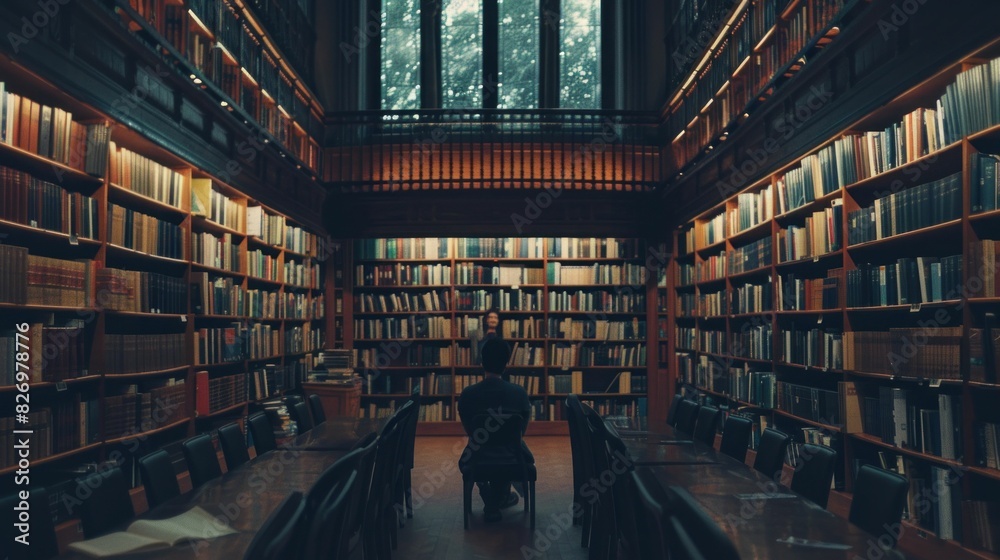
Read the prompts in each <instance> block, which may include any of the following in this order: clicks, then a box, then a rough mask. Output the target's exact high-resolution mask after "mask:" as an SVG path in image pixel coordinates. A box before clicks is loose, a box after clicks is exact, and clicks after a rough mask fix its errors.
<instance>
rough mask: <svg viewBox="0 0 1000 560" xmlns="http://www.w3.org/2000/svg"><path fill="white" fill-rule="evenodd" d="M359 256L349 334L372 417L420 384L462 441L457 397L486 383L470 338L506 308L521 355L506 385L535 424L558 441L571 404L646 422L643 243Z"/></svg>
mask: <svg viewBox="0 0 1000 560" xmlns="http://www.w3.org/2000/svg"><path fill="white" fill-rule="evenodd" d="M352 251H353V254H352V258H351V259H350V263H351V266H349V267H347V270H348V272H349V273H350V274H351V278H350V279H348V281H347V285H348V286H350V288H349V290H348V291H347V293H346V294H345V300H344V310H345V317H344V324H345V327H346V329H345V338H346V339H347V343H348V344H349V345H350V346H351V347H352V348H354V350H355V351H356V355H357V361H358V364H359V365H358V371H359V373H360V374H362V375H363V376H364V377H365V378H366V390H365V392H364V394H363V395H362V414H371V413H372V412H374V413H375V414H376V415H377V414H385V413H387V412H388V411H389V410H391V408H392V407H393V406H394V405H395V404H399V403H401V402H402V401H403V400H404V399H405V397H406V395H408V391H409V389H410V388H411V387H412V385H413V383H414V380H417V379H422V380H423V388H424V389H423V394H424V395H427V397H428V398H427V400H426V404H427V405H428V406H427V407H426V410H427V411H428V412H426V413H425V414H426V415H427V416H426V419H428V420H431V421H438V423H439V426H441V429H442V430H443V431H446V430H447V429H449V428H448V426H449V425H450V426H451V428H450V429H452V430H455V429H458V428H455V426H456V425H457V424H456V423H455V421H456V420H458V414H457V409H456V400H457V397H458V395H459V394H460V393H461V389H462V387H463V386H466V385H469V384H472V383H475V382H476V381H477V380H478V379H479V378H480V377H481V367H479V366H478V365H477V364H473V362H472V359H471V347H470V345H471V341H470V329H473V328H478V321H479V320H480V319H481V317H482V315H483V313H484V312H485V311H486V310H487V309H489V308H491V307H496V308H498V309H500V314H501V325H500V328H501V329H502V330H504V339H505V340H506V341H507V342H508V343H509V344H510V345H511V347H512V349H513V350H514V355H513V356H512V359H511V364H510V366H509V367H508V369H507V376H508V379H509V380H510V381H512V382H515V383H518V384H520V385H522V386H524V387H525V388H526V389H527V390H528V392H529V399H530V401H531V403H532V408H533V411H532V420H533V423H534V424H542V425H543V427H544V426H545V425H546V424H551V425H552V426H551V427H552V429H558V427H559V426H560V425H561V424H558V422H560V421H562V420H563V419H564V418H565V416H564V412H563V410H562V401H563V400H564V399H565V397H566V395H567V394H568V393H569V392H577V393H581V394H583V395H584V398H585V399H589V400H591V401H593V403H594V404H595V406H596V407H597V408H599V409H600V410H602V411H603V412H604V413H605V414H608V415H624V416H635V417H639V416H641V417H644V416H645V404H646V390H645V386H646V385H645V380H646V379H647V378H648V366H647V360H646V352H645V334H646V328H647V317H646V297H647V296H646V294H647V282H648V281H647V271H646V269H645V268H644V261H643V259H644V253H643V249H642V247H641V243H639V242H638V240H635V239H600V238H489V239H487V238H424V239H372V240H359V241H356V242H355V244H354V246H353V247H352ZM595 271H596V272H595ZM581 297H582V298H584V301H581V300H580V298H581ZM595 297H596V298H597V300H593V298H595ZM394 298H395V299H397V300H399V301H397V302H396V303H393V299H394ZM587 298H591V299H592V300H593V301H591V302H590V303H588V302H587V301H585V300H586V299H587ZM404 301H406V302H409V303H403V302H404ZM383 302H385V303H383ZM598 329H599V330H598ZM432 374H433V378H432ZM574 377H575V378H576V379H575V381H574ZM574 383H575V385H574Z"/></svg>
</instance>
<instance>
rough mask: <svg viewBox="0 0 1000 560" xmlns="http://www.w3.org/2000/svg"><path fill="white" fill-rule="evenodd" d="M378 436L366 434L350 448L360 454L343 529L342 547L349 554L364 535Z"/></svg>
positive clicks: (359, 543)
mask: <svg viewBox="0 0 1000 560" xmlns="http://www.w3.org/2000/svg"><path fill="white" fill-rule="evenodd" d="M379 438H380V436H379V435H378V434H376V433H371V434H368V435H367V436H365V437H364V438H362V439H361V440H359V441H358V442H357V443H356V444H354V447H353V448H351V451H361V456H360V457H359V458H358V463H357V469H356V470H357V473H358V481H357V484H355V485H354V491H353V494H354V495H353V496H352V497H351V505H350V506H348V507H349V510H348V511H349V512H351V513H352V514H353V516H352V517H351V518H350V519H348V520H347V523H346V526H345V529H347V531H348V532H347V537H346V540H345V542H344V544H345V548H344V549H343V551H344V553H345V554H349V553H350V552H351V551H353V550H354V549H355V547H357V546H359V545H361V543H362V540H361V539H362V538H363V537H364V533H363V529H364V520H365V512H366V510H367V507H368V500H369V494H370V492H371V488H372V477H373V475H374V472H375V454H376V453H377V451H378V444H379Z"/></svg>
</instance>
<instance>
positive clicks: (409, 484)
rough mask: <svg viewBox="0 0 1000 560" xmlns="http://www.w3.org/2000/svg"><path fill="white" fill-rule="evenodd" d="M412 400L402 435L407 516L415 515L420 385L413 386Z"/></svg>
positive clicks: (403, 480)
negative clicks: (415, 463)
mask: <svg viewBox="0 0 1000 560" xmlns="http://www.w3.org/2000/svg"><path fill="white" fill-rule="evenodd" d="M410 402H412V403H413V410H412V412H410V413H409V419H408V421H407V423H406V426H405V427H404V429H403V433H402V435H401V438H400V439H401V441H400V443H401V445H402V446H403V462H402V463H401V466H402V467H403V477H402V483H403V500H404V502H405V504H406V516H407V517H413V480H412V475H413V464H414V463H413V459H414V452H415V447H416V442H417V422H419V421H420V386H419V385H418V386H416V387H414V388H413V392H412V393H411V394H410Z"/></svg>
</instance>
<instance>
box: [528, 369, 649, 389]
mask: <svg viewBox="0 0 1000 560" xmlns="http://www.w3.org/2000/svg"><path fill="white" fill-rule="evenodd" d="M584 380H585V377H584V375H583V372H582V371H573V372H570V373H569V374H550V375H549V376H548V377H547V378H546V388H547V389H548V394H550V395H565V394H570V393H574V394H577V395H584V394H586V393H621V394H632V393H645V392H646V376H645V375H633V374H632V372H631V371H621V372H618V373H617V374H615V376H614V378H613V379H612V380H611V382H610V383H605V382H604V379H603V378H600V382H601V383H600V385H595V384H594V383H588V384H587V385H589V386H590V387H591V389H590V390H585V389H586V387H585V384H584ZM588 381H589V378H588Z"/></svg>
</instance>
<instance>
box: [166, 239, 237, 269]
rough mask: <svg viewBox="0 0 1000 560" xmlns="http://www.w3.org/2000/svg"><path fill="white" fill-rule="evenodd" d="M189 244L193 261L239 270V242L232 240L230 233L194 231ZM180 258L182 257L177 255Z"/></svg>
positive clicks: (214, 266)
mask: <svg viewBox="0 0 1000 560" xmlns="http://www.w3.org/2000/svg"><path fill="white" fill-rule="evenodd" d="M192 236H193V237H194V242H193V243H192V245H191V249H192V252H191V260H192V261H193V262H196V263H199V264H203V265H205V266H211V267H213V268H221V269H223V270H230V271H233V272H240V244H239V243H238V242H234V241H233V236H232V234H230V233H223V234H220V235H215V234H212V233H208V232H204V233H203V232H197V231H196V232H194V233H193V234H192ZM178 258H182V257H178Z"/></svg>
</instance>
